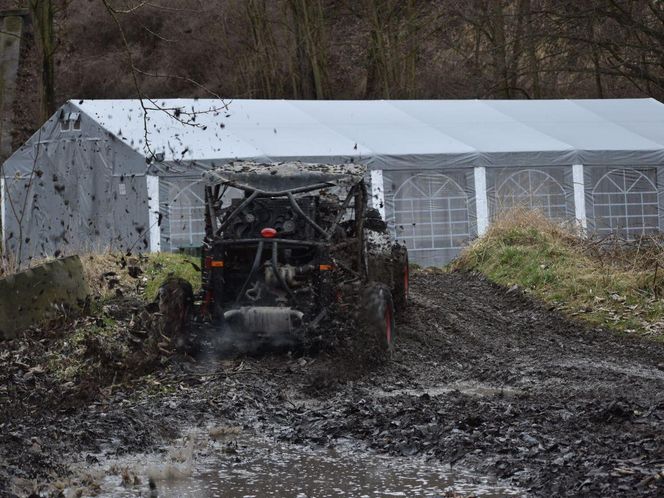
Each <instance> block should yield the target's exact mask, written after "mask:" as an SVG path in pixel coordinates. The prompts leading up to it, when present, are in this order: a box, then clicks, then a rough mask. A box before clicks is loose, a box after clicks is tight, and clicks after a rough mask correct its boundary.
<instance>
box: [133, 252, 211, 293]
mask: <svg viewBox="0 0 664 498" xmlns="http://www.w3.org/2000/svg"><path fill="white" fill-rule="evenodd" d="M200 263H201V261H200V258H196V257H194V256H187V255H184V254H171V253H156V254H150V255H149V256H148V257H147V264H146V265H145V269H144V272H145V277H146V278H147V280H146V281H145V289H144V291H143V292H144V293H143V295H144V297H145V298H146V299H147V300H150V301H151V300H152V299H154V298H155V296H156V295H157V290H158V289H159V286H160V285H161V284H162V282H163V281H164V279H166V277H169V276H175V277H180V278H183V279H185V280H187V281H188V282H189V283H190V284H191V286H192V287H193V288H194V292H197V291H198V290H200V288H201V270H200Z"/></svg>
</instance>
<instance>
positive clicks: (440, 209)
mask: <svg viewBox="0 0 664 498" xmlns="http://www.w3.org/2000/svg"><path fill="white" fill-rule="evenodd" d="M394 220H395V228H396V237H397V239H398V240H402V241H404V242H405V243H406V246H407V247H408V250H409V251H413V252H415V253H417V252H421V251H425V252H426V251H430V250H432V249H458V248H461V247H462V246H463V245H464V244H465V243H466V242H467V241H468V240H469V239H470V223H469V219H468V197H467V195H466V193H465V192H464V191H463V189H462V188H461V187H460V186H459V184H458V183H456V182H455V181H454V180H452V179H451V178H450V177H448V176H446V175H442V174H433V175H431V174H420V175H415V176H412V177H410V178H408V179H407V180H406V181H405V182H404V183H403V184H402V185H401V186H400V187H399V189H398V190H397V191H396V192H395V193H394ZM415 259H416V258H414V260H415Z"/></svg>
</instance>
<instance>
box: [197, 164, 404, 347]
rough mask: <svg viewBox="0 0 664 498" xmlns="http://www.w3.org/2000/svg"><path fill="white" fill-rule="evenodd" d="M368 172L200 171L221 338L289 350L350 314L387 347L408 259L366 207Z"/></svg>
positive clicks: (351, 168)
mask: <svg viewBox="0 0 664 498" xmlns="http://www.w3.org/2000/svg"><path fill="white" fill-rule="evenodd" d="M366 171H367V170H366V167H365V166H362V165H358V164H344V165H325V164H304V163H279V164H258V163H248V162H235V163H231V164H228V165H225V166H222V167H218V168H216V169H214V170H211V171H208V172H206V173H204V179H205V184H206V187H205V204H206V212H205V218H206V237H205V242H204V246H203V262H204V264H203V266H204V268H203V291H204V307H205V308H207V310H208V312H209V314H211V316H212V317H213V319H214V320H216V321H218V322H220V323H221V324H222V327H221V329H222V333H224V332H223V330H227V331H233V332H234V336H235V337H237V336H238V334H240V335H241V336H242V337H245V338H248V339H249V340H251V341H263V340H266V341H268V342H270V343H277V344H279V343H284V342H285V343H289V344H292V343H293V342H299V341H306V340H307V338H311V337H319V338H320V337H321V336H322V337H323V338H324V336H325V334H326V333H327V332H326V325H327V324H330V323H334V322H335V320H334V319H335V318H339V317H338V316H336V315H335V314H338V313H348V310H349V309H353V310H355V318H356V321H357V322H358V323H357V325H358V326H357V327H356V328H355V330H358V332H357V333H363V334H367V333H368V334H370V337H371V338H372V340H373V339H374V338H375V339H376V340H377V343H378V344H379V345H380V347H382V348H383V349H385V350H390V351H391V349H392V347H393V343H394V339H395V327H394V323H395V321H394V313H395V309H396V310H401V309H403V307H404V306H405V305H406V301H407V299H408V254H407V251H406V248H405V247H403V246H402V245H399V244H396V243H394V242H393V241H392V239H391V238H390V236H389V234H388V231H387V226H386V224H385V222H384V221H383V220H382V219H381V217H380V214H379V213H378V211H377V210H376V209H372V208H369V207H368V195H367V188H366V185H365V180H364V178H365V175H366ZM344 310H346V311H344ZM344 318H347V317H344Z"/></svg>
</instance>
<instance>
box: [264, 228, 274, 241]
mask: <svg viewBox="0 0 664 498" xmlns="http://www.w3.org/2000/svg"><path fill="white" fill-rule="evenodd" d="M261 235H262V236H263V237H265V238H266V239H271V238H272V237H274V236H275V235H277V231H276V230H275V229H274V228H263V230H261Z"/></svg>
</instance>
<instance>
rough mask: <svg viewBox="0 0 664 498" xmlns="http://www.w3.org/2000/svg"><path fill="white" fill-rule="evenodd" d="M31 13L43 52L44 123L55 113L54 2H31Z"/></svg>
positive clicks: (41, 107) (48, 0)
mask: <svg viewBox="0 0 664 498" xmlns="http://www.w3.org/2000/svg"><path fill="white" fill-rule="evenodd" d="M30 13H31V14H32V19H33V22H34V26H35V34H36V37H35V38H36V39H37V43H38V45H39V50H40V52H41V66H42V70H41V82H40V94H41V106H40V113H41V116H40V118H41V121H42V122H43V121H46V120H47V119H48V118H50V117H51V115H52V114H53V113H54V112H55V68H54V64H53V54H54V52H55V42H54V36H53V3H52V0H30Z"/></svg>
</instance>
